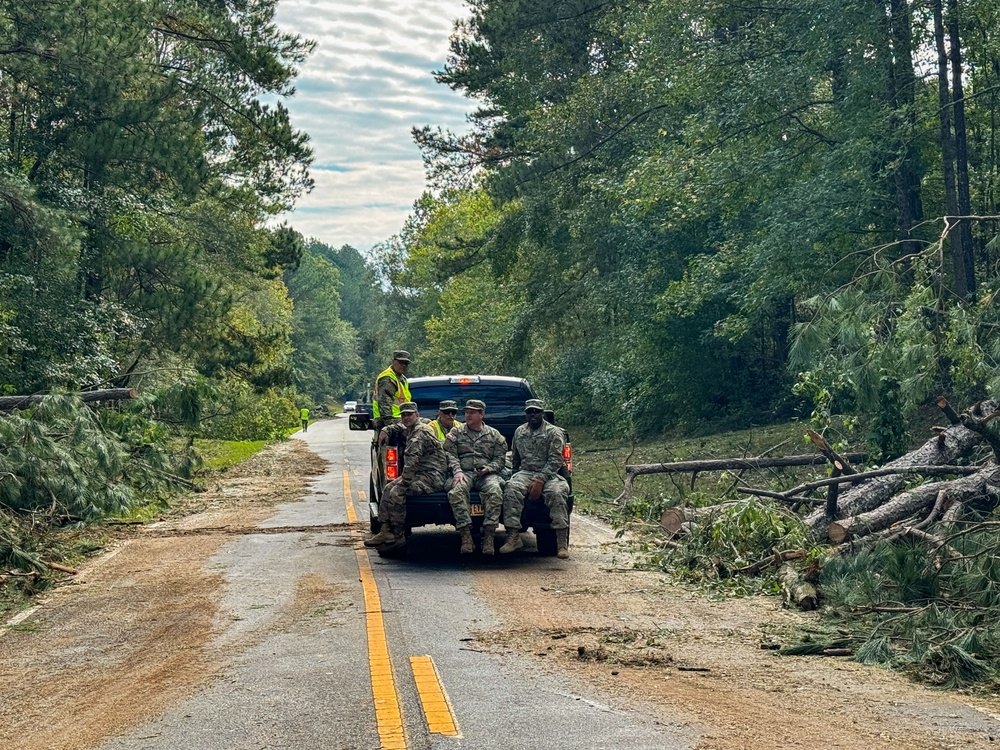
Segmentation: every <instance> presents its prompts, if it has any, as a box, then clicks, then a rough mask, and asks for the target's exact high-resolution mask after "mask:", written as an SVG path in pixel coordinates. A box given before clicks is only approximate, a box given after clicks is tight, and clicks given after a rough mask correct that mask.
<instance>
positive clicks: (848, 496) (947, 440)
mask: <svg viewBox="0 0 1000 750" xmlns="http://www.w3.org/2000/svg"><path fill="white" fill-rule="evenodd" d="M978 406H979V409H978V411H980V412H981V413H982V414H983V415H984V416H985V417H987V418H988V417H989V416H990V415H992V414H994V413H996V411H997V403H996V402H995V401H987V402H984V403H982V404H980V405H978ZM982 439H983V438H982V435H980V434H978V433H976V432H974V431H973V430H970V429H969V428H968V427H966V426H965V425H960V424H959V425H952V426H950V427H948V428H947V429H945V430H943V431H942V432H941V433H939V434H938V436H936V437H934V438H932V439H930V440H928V441H927V442H926V443H924V444H923V445H922V446H921V447H920V448H917V449H916V450H915V451H911V452H910V453H907V454H906V455H905V456H902V457H901V458H897V459H896V460H895V461H891V462H890V463H888V464H886V465H885V466H884V467H883V468H895V467H904V466H940V465H943V464H952V463H955V460H956V459H957V458H959V457H961V456H964V455H965V454H966V453H968V452H969V451H971V450H972V449H973V448H975V447H976V446H977V445H979V444H980V443H981V442H982ZM906 481H907V477H906V475H905V474H899V475H890V476H885V477H878V478H875V479H872V480H870V481H867V482H865V483H864V484H860V485H858V486H856V487H852V488H851V489H850V490H848V491H847V492H844V493H842V494H841V495H840V498H839V499H838V501H837V515H838V517H839V518H847V517H850V516H856V515H859V514H861V513H866V512H868V511H870V510H873V509H875V508H877V507H878V506H880V505H882V503H884V502H886V501H887V500H888V499H889V498H891V497H893V496H894V495H896V494H897V493H898V492H900V490H902V489H903V487H904V486H905V484H906ZM805 523H806V525H807V526H809V528H810V529H811V530H812V531H813V533H814V534H816V535H817V536H820V537H823V536H826V533H827V527H828V526H829V524H830V520H829V519H828V518H827V515H826V508H819V509H817V510H814V511H813V512H812V513H810V514H809V515H808V516H806V518H805Z"/></svg>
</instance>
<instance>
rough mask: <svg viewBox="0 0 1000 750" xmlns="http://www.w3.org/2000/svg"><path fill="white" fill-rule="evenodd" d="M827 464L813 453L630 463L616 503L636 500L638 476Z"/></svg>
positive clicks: (855, 455)
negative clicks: (633, 491)
mask: <svg viewBox="0 0 1000 750" xmlns="http://www.w3.org/2000/svg"><path fill="white" fill-rule="evenodd" d="M848 457H849V458H851V459H853V460H855V461H863V460H864V458H865V454H864V453H851V454H848ZM823 463H826V457H825V456H822V455H815V454H809V455H806V456H783V457H781V458H711V459H703V460H698V461H673V462H670V463H660V464H630V465H626V466H625V488H624V489H623V490H622V493H621V494H620V495H619V496H618V497H616V498H615V499H614V501H613V502H614V503H616V504H619V505H620V504H623V503H624V504H627V503H628V502H629V501H630V500H631V499H632V483H633V482H634V481H635V478H636V477H638V476H643V475H646V474H686V473H688V472H701V471H725V470H740V469H775V468H782V467H788V466H813V465H816V464H823Z"/></svg>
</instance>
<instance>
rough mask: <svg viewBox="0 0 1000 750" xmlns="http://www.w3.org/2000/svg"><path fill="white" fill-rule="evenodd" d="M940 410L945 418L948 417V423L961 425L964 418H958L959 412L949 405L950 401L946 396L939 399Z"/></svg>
mask: <svg viewBox="0 0 1000 750" xmlns="http://www.w3.org/2000/svg"><path fill="white" fill-rule="evenodd" d="M937 405H938V408H939V409H940V410H941V411H943V412H944V414H945V416H946V417H948V421H949V422H951V423H952V424H961V423H962V418H961V417H960V416H958V412H957V411H955V410H954V409H953V408H952V406H951V404H949V403H948V399H946V398H945V397H944V396H938V398H937Z"/></svg>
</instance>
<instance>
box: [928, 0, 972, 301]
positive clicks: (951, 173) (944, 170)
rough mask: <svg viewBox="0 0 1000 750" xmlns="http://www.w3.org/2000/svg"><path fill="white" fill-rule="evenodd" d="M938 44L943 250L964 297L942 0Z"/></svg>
mask: <svg viewBox="0 0 1000 750" xmlns="http://www.w3.org/2000/svg"><path fill="white" fill-rule="evenodd" d="M932 7H933V11H934V44H935V46H936V47H937V58H938V59H937V64H938V67H937V78H938V122H939V125H940V140H941V174H942V176H943V177H944V205H945V213H946V214H947V216H946V217H945V222H946V223H945V231H944V233H943V234H942V236H941V242H943V243H945V244H946V247H945V248H942V251H945V252H948V253H950V254H951V264H952V269H953V271H954V274H955V294H956V296H958V297H960V298H961V299H967V298H968V296H969V280H968V278H967V275H966V268H965V260H964V258H963V257H962V251H961V248H960V247H957V242H956V240H955V238H953V237H952V236H951V228H952V221H953V219H952V218H951V217H953V216H958V195H957V194H956V192H955V139H954V136H953V135H952V132H951V93H950V91H949V86H948V50H947V48H946V46H945V38H944V13H943V11H942V0H933V3H932Z"/></svg>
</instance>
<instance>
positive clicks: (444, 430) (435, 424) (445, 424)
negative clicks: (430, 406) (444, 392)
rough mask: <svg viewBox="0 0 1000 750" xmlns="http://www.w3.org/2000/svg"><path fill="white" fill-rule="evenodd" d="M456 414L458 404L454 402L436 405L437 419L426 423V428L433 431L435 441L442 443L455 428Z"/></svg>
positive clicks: (443, 402)
mask: <svg viewBox="0 0 1000 750" xmlns="http://www.w3.org/2000/svg"><path fill="white" fill-rule="evenodd" d="M456 414H458V403H457V402H455V401H447V400H446V401H442V402H441V403H439V404H438V415H437V419H433V420H431V421H430V422H428V426H429V427H430V428H431V429H432V430H434V434H435V435H437V439H438V440H440V441H442V442H444V438H445V436H446V435H447V434H448V432H450V431H451V428H452V427H454V426H455V415H456Z"/></svg>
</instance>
